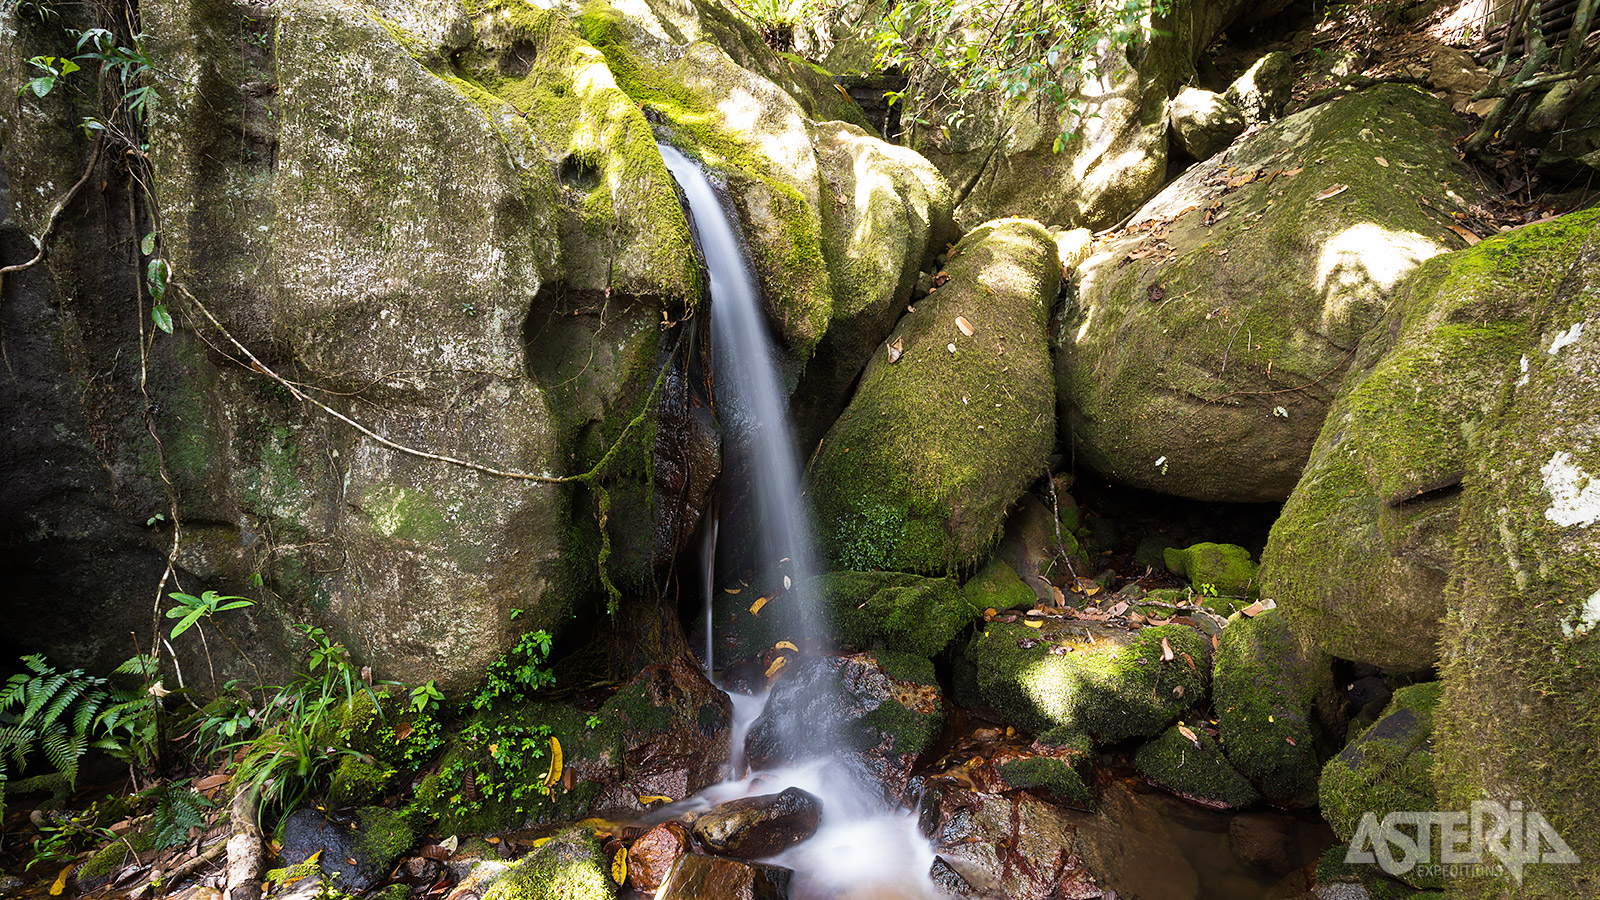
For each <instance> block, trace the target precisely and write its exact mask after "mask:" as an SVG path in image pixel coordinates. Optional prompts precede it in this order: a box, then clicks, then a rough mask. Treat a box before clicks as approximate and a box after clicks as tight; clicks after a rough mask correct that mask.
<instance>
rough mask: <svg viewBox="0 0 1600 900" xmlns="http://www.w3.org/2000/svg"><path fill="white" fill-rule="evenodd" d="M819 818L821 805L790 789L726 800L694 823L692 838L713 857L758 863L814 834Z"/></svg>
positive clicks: (817, 801)
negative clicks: (753, 860) (698, 841)
mask: <svg viewBox="0 0 1600 900" xmlns="http://www.w3.org/2000/svg"><path fill="white" fill-rule="evenodd" d="M821 818H822V802H821V801H819V800H818V799H817V798H816V797H813V796H812V795H811V794H808V793H806V792H805V791H802V790H801V789H799V788H795V787H792V788H786V789H785V790H784V791H783V793H780V794H764V795H762V796H760V797H742V798H740V799H738V800H730V801H728V802H727V803H724V804H722V805H721V806H718V807H717V808H715V809H713V810H711V811H710V812H707V813H705V814H704V815H702V816H700V818H698V819H696V820H695V822H694V836H695V837H697V838H699V839H700V843H702V844H704V845H705V846H706V848H707V849H708V850H710V851H711V852H713V853H720V854H724V855H727V856H738V857H742V858H745V859H758V858H760V857H764V856H773V855H776V854H778V853H781V852H783V851H784V850H786V849H788V848H790V847H793V846H794V845H795V844H798V843H800V842H801V841H803V840H805V839H806V838H808V837H810V836H811V835H813V834H815V833H816V831H817V823H818V822H819V821H820V820H821Z"/></svg>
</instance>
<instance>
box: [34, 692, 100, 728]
mask: <svg viewBox="0 0 1600 900" xmlns="http://www.w3.org/2000/svg"><path fill="white" fill-rule="evenodd" d="M84 691H85V687H84V685H83V684H82V683H81V682H78V681H68V682H67V683H66V684H64V685H62V687H61V690H60V691H57V692H56V695H55V696H54V697H51V698H50V702H49V703H46V704H45V706H44V709H43V710H42V711H41V712H40V719H39V721H38V722H37V723H36V724H35V727H37V728H38V729H39V730H41V731H43V730H44V729H46V728H49V727H50V726H52V725H54V724H56V722H57V721H58V720H60V719H62V715H61V714H62V713H64V712H66V711H67V708H68V707H70V706H72V704H73V703H74V702H75V701H77V700H78V699H79V698H83V699H85V700H87V699H88V698H87V697H84Z"/></svg>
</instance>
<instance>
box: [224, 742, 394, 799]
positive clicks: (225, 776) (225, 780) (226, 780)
mask: <svg viewBox="0 0 1600 900" xmlns="http://www.w3.org/2000/svg"><path fill="white" fill-rule="evenodd" d="M399 732H400V729H398V728H396V729H395V737H396V738H399V739H400V740H405V739H404V738H401V737H400V733H399ZM229 777H230V776H228V775H224V774H220V773H219V774H217V775H207V776H206V777H204V778H197V779H195V782H194V785H193V787H194V789H195V790H197V791H209V790H211V789H212V788H214V787H221V786H222V785H225V784H227V783H228V779H229Z"/></svg>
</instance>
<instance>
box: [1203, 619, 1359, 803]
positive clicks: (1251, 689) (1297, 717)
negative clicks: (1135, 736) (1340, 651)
mask: <svg viewBox="0 0 1600 900" xmlns="http://www.w3.org/2000/svg"><path fill="white" fill-rule="evenodd" d="M1332 690H1333V670H1332V666H1331V660H1329V659H1328V658H1327V657H1325V656H1323V655H1321V654H1320V653H1317V652H1316V651H1308V650H1306V649H1305V648H1303V647H1302V646H1301V644H1300V641H1299V640H1298V639H1296V638H1295V636H1294V635H1293V634H1292V633H1290V631H1289V626H1288V623H1287V622H1285V621H1284V619H1283V616H1282V615H1280V614H1279V613H1278V611H1277V610H1275V609H1274V610H1268V611H1266V612H1264V613H1262V614H1260V615H1258V616H1256V617H1255V618H1246V617H1243V616H1239V617H1236V618H1234V620H1233V621H1231V622H1229V623H1228V627H1227V628H1224V629H1223V631H1222V637H1221V640H1220V646H1219V647H1218V649H1217V662H1216V669H1215V671H1214V672H1213V673H1212V707H1213V709H1214V710H1215V711H1216V716H1217V722H1218V725H1219V726H1220V730H1221V737H1222V746H1223V749H1224V750H1226V751H1227V754H1228V759H1229V760H1230V761H1231V762H1232V763H1233V764H1234V766H1236V767H1237V768H1238V770H1239V771H1240V772H1242V773H1244V774H1245V775H1246V776H1248V777H1249V778H1250V779H1252V780H1253V781H1255V783H1256V784H1257V785H1259V787H1260V789H1261V792H1262V794H1264V795H1265V796H1266V797H1267V799H1268V800H1271V801H1272V802H1273V803H1276V804H1279V805H1288V806H1314V805H1316V802H1317V778H1318V777H1319V776H1320V774H1321V765H1320V762H1319V760H1318V758H1317V741H1316V737H1317V734H1316V732H1315V731H1314V730H1313V723H1314V718H1313V716H1314V707H1315V705H1316V702H1317V698H1318V697H1319V696H1322V695H1325V694H1331V692H1332Z"/></svg>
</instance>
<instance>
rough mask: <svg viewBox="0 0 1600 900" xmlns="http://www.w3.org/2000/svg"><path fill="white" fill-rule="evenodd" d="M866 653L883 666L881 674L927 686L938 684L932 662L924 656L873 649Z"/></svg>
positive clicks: (936, 685)
mask: <svg viewBox="0 0 1600 900" xmlns="http://www.w3.org/2000/svg"><path fill="white" fill-rule="evenodd" d="M867 655H868V656H871V657H872V658H873V659H875V660H877V661H878V665H879V666H881V667H882V668H883V674H885V675H888V676H889V677H890V678H893V679H895V680H896V681H909V682H911V683H912V684H921V685H926V686H928V687H938V686H939V679H938V676H937V675H936V674H935V672H934V669H933V663H932V662H930V661H929V660H928V659H927V658H926V657H922V656H917V655H915V654H911V653H899V652H896V651H894V650H874V651H872V652H871V653H869V654H867Z"/></svg>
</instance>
